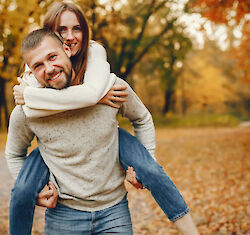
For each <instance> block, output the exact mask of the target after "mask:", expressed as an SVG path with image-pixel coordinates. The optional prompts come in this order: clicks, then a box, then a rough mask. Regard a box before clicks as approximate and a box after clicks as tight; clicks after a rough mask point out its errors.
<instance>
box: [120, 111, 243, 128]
mask: <svg viewBox="0 0 250 235" xmlns="http://www.w3.org/2000/svg"><path fill="white" fill-rule="evenodd" d="M153 120H154V124H155V126H156V127H187V128H188V127H220V126H221V127H223V126H228V127H233V126H238V125H239V124H240V122H241V120H240V119H239V118H238V117H236V116H234V115H230V114H223V115H216V114H207V115H205V114H200V115H189V116H184V117H182V116H178V115H173V114H172V115H167V116H157V115H155V116H153ZM118 121H119V125H120V127H123V128H129V126H130V123H129V121H128V120H127V119H126V118H122V117H120V116H119V117H118Z"/></svg>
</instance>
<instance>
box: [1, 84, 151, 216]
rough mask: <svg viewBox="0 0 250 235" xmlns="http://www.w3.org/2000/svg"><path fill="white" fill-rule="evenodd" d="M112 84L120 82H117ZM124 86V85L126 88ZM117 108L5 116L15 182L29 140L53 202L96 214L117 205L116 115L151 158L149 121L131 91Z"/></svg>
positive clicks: (120, 185)
mask: <svg viewBox="0 0 250 235" xmlns="http://www.w3.org/2000/svg"><path fill="white" fill-rule="evenodd" d="M116 84H123V85H124V84H126V85H127V83H125V82H124V81H123V80H121V79H117V81H116ZM127 86H128V85H127ZM127 91H128V92H129V96H128V99H127V101H126V102H125V103H123V104H122V106H121V108H120V109H119V110H118V109H114V108H111V107H109V106H107V105H103V104H97V105H95V106H92V107H88V108H83V109H77V110H72V111H66V112H63V113H59V114H55V115H52V116H49V117H42V118H27V117H26V116H25V114H24V112H23V109H22V107H21V106H16V107H15V108H14V110H13V112H12V114H11V117H10V126H9V133H8V138H7V143H6V151H5V155H6V159H7V162H8V166H9V169H10V172H11V173H12V175H13V177H14V178H16V177H17V175H18V173H19V171H20V169H21V167H22V164H23V161H24V159H25V157H26V152H27V148H28V146H29V145H30V142H31V141H32V139H33V138H34V136H36V137H37V139H38V144H39V149H40V152H41V154H42V157H43V159H44V161H45V163H46V164H47V166H48V167H49V169H50V172H51V180H52V182H53V183H54V184H55V185H56V187H57V189H58V191H59V202H60V203H62V204H64V205H66V206H69V207H71V208H75V209H78V210H83V211H96V210H101V209H105V208H108V207H110V206H113V205H115V204H117V203H118V202H120V201H121V200H122V198H123V197H124V195H125V194H126V190H125V187H124V172H123V170H122V168H121V166H120V164H119V159H118V129H117V124H118V123H117V120H116V117H117V113H118V112H120V113H121V114H122V115H123V116H125V117H127V118H129V120H130V121H131V123H132V125H133V126H134V131H135V135H136V136H137V138H138V139H139V140H140V141H141V143H142V144H144V146H145V147H146V148H147V149H148V150H149V151H150V153H151V154H152V155H153V154H154V149H155V133H154V125H153V122H152V117H151V115H150V113H149V112H148V110H147V109H146V108H145V106H144V105H143V104H142V102H141V101H140V100H139V98H138V97H137V96H136V94H135V93H134V92H133V90H132V89H131V88H130V87H128V88H127Z"/></svg>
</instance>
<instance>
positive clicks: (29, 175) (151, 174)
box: [9, 128, 189, 235]
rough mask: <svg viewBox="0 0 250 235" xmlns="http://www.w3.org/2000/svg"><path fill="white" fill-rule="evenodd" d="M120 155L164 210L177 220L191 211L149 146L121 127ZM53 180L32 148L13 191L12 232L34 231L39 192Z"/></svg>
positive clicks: (11, 205)
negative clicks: (150, 152) (147, 148)
mask: <svg viewBox="0 0 250 235" xmlns="http://www.w3.org/2000/svg"><path fill="white" fill-rule="evenodd" d="M119 157H120V163H121V165H122V167H123V168H124V169H127V167H128V166H132V167H133V168H134V169H135V172H136V177H137V179H138V180H139V181H140V182H141V183H142V184H143V185H144V186H145V187H146V188H147V189H148V190H150V191H151V194H152V195H153V197H154V198H155V200H156V202H157V203H158V204H159V206H160V207H161V209H162V210H163V211H164V213H165V214H166V215H167V216H168V218H169V219H170V220H171V221H175V220H177V219H179V218H180V217H182V216H184V215H185V214H187V213H188V212H189V208H188V206H187V205H186V203H185V201H184V199H183V198H182V196H181V194H180V193H179V191H178V189H177V188H176V187H175V185H174V184H173V182H172V181H171V179H170V178H169V177H168V176H167V174H166V173H165V172H164V170H163V169H162V167H161V166H160V165H159V164H158V163H156V161H155V160H154V159H153V158H152V157H151V155H150V154H149V153H148V151H147V150H146V148H145V147H144V146H143V145H142V144H141V143H140V142H139V141H138V140H137V139H136V138H135V137H134V136H132V135H131V134H129V133H128V132H127V131H125V130H123V129H120V128H119ZM48 181H49V171H48V168H47V166H46V165H45V163H44V161H43V159H42V157H41V155H40V152H39V149H38V148H36V149H35V150H33V151H32V153H31V154H30V155H29V157H28V158H27V159H26V160H25V161H24V164H23V167H22V169H21V171H20V173H19V175H18V178H17V180H16V182H15V185H14V188H13V189H12V192H11V201H10V211H9V227H10V230H9V231H10V235H17V234H18V235H29V234H31V229H32V223H33V214H34V209H35V205H36V200H37V194H38V193H39V192H40V191H41V189H42V188H43V187H44V186H45V185H46V184H47V183H48Z"/></svg>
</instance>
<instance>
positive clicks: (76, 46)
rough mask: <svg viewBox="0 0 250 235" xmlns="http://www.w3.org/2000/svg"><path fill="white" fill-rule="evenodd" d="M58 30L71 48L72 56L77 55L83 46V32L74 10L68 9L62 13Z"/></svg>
mask: <svg viewBox="0 0 250 235" xmlns="http://www.w3.org/2000/svg"><path fill="white" fill-rule="evenodd" d="M57 32H58V33H59V35H60V36H61V37H62V38H63V39H64V43H65V44H66V45H67V46H68V47H69V48H70V50H71V54H72V56H74V55H76V54H77V53H78V52H79V50H80V48H81V46H82V39H83V33H82V29H81V25H80V22H79V21H78V19H77V17H76V15H75V13H74V12H72V11H69V10H66V11H64V12H63V13H62V14H61V17H60V20H59V25H58V28H57Z"/></svg>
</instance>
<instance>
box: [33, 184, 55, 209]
mask: <svg viewBox="0 0 250 235" xmlns="http://www.w3.org/2000/svg"><path fill="white" fill-rule="evenodd" d="M57 198H58V192H57V190H56V187H55V185H54V184H53V183H52V182H49V185H48V186H47V185H46V186H45V187H44V188H43V190H42V191H41V192H40V193H39V194H38V198H37V205H38V206H43V207H47V208H55V207H56V203H57Z"/></svg>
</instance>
